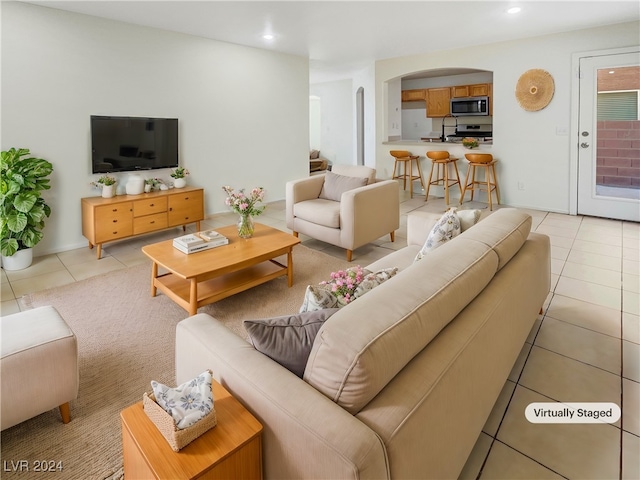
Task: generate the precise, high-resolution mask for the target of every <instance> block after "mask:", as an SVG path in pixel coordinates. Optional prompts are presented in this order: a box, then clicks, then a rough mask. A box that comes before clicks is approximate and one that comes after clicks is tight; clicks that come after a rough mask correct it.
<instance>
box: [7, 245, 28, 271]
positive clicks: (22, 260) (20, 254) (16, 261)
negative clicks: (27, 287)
mask: <svg viewBox="0 0 640 480" xmlns="http://www.w3.org/2000/svg"><path fill="white" fill-rule="evenodd" d="M32 262H33V248H25V249H22V250H18V251H17V252H16V253H14V254H13V255H11V256H10V257H5V256H4V255H2V267H3V268H4V269H5V270H24V269H25V268H27V267H29V266H31V263H32Z"/></svg>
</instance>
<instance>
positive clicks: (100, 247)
mask: <svg viewBox="0 0 640 480" xmlns="http://www.w3.org/2000/svg"><path fill="white" fill-rule="evenodd" d="M101 255H102V244H101V243H99V244H97V245H96V258H97V259H98V260H100V256H101Z"/></svg>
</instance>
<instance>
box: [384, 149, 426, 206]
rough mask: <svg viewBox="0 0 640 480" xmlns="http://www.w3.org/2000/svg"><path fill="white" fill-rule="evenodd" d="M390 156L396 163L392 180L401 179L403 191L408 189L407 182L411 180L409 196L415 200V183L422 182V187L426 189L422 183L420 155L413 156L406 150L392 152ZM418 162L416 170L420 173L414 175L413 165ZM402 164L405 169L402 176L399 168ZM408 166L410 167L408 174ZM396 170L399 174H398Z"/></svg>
mask: <svg viewBox="0 0 640 480" xmlns="http://www.w3.org/2000/svg"><path fill="white" fill-rule="evenodd" d="M389 154H390V155H391V156H392V157H393V158H394V159H395V163H394V164H393V175H392V177H391V178H392V179H396V178H401V179H402V180H403V184H404V186H403V190H406V189H407V180H409V194H410V196H411V198H413V181H414V180H420V185H422V188H424V182H423V181H422V171H421V170H420V161H419V160H418V159H419V158H420V157H419V156H418V155H411V152H408V151H406V150H391V151H390V152H389ZM414 161H415V162H416V170H417V171H418V174H417V175H414V174H413V163H412V162H414ZM400 164H402V166H403V167H404V169H403V170H402V172H403V173H402V175H401V174H400V169H399V168H398V167H399V166H400ZM407 164H408V167H409V170H408V173H407ZM396 169H397V170H398V172H397V173H396Z"/></svg>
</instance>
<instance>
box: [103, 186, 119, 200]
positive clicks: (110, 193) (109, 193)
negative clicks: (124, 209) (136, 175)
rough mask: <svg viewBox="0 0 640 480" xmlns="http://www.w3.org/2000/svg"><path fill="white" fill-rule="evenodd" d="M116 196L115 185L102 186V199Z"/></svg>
mask: <svg viewBox="0 0 640 480" xmlns="http://www.w3.org/2000/svg"><path fill="white" fill-rule="evenodd" d="M115 195H116V185H115V184H113V185H103V186H102V196H103V197H104V198H111V197H114V196H115Z"/></svg>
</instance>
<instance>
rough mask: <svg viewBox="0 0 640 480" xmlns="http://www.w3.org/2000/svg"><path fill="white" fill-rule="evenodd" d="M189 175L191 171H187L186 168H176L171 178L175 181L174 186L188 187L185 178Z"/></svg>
mask: <svg viewBox="0 0 640 480" xmlns="http://www.w3.org/2000/svg"><path fill="white" fill-rule="evenodd" d="M187 175H189V170H187V169H186V168H184V167H178V168H176V169H175V170H174V171H173V173H172V174H171V177H172V178H173V179H174V180H173V186H174V187H175V188H183V187H185V186H186V185H187V179H186V178H185V177H186V176H187Z"/></svg>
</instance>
